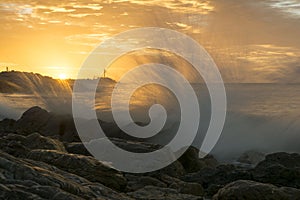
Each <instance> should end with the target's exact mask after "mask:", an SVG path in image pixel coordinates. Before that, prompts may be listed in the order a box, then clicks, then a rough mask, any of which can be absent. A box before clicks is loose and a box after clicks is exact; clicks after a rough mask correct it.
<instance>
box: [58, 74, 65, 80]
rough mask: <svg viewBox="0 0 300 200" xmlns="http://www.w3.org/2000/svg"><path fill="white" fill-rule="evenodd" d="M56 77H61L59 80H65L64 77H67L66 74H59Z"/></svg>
mask: <svg viewBox="0 0 300 200" xmlns="http://www.w3.org/2000/svg"><path fill="white" fill-rule="evenodd" d="M58 78H59V79H61V80H65V79H67V75H66V74H59V75H58Z"/></svg>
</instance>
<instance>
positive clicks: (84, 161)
mask: <svg viewBox="0 0 300 200" xmlns="http://www.w3.org/2000/svg"><path fill="white" fill-rule="evenodd" d="M28 158H29V159H32V160H38V161H42V162H45V163H48V164H50V165H53V166H56V167H58V168H59V169H62V170H64V171H67V172H70V173H73V174H76V175H78V176H81V177H84V178H86V179H87V180H89V181H91V182H99V183H102V184H103V185H105V186H107V187H110V188H113V189H116V190H119V191H122V190H124V189H125V187H126V184H127V182H126V179H125V178H124V176H123V175H122V174H121V173H120V172H118V171H117V170H115V169H113V168H111V166H109V165H107V164H104V163H102V162H100V161H98V160H96V159H94V158H93V157H89V156H82V155H75V154H66V153H62V152H58V151H54V150H33V151H31V152H30V153H29V154H28Z"/></svg>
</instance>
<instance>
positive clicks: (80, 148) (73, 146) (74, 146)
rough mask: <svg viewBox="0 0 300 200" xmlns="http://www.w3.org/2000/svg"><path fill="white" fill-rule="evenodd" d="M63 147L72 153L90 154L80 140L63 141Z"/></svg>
mask: <svg viewBox="0 0 300 200" xmlns="http://www.w3.org/2000/svg"><path fill="white" fill-rule="evenodd" d="M65 148H66V150H67V152H69V153H72V154H79V155H85V156H91V154H90V152H89V151H88V150H87V149H86V148H85V146H84V145H83V144H82V143H81V142H73V143H65Z"/></svg>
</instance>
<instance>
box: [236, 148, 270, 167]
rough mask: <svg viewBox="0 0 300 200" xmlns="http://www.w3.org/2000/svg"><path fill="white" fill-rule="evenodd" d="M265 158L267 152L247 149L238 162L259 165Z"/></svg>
mask: <svg viewBox="0 0 300 200" xmlns="http://www.w3.org/2000/svg"><path fill="white" fill-rule="evenodd" d="M264 159H265V154H263V153H261V152H257V151H247V152H245V153H243V154H242V155H241V156H240V157H239V158H238V160H237V161H238V162H240V163H245V164H250V165H257V164H258V163H259V162H261V161H263V160H264Z"/></svg>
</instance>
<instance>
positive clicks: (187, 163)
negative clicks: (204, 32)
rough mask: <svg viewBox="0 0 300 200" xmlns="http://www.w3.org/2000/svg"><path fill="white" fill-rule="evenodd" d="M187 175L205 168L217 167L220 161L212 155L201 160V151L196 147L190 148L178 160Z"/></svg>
mask: <svg viewBox="0 0 300 200" xmlns="http://www.w3.org/2000/svg"><path fill="white" fill-rule="evenodd" d="M178 161H179V162H180V163H181V164H182V166H183V167H184V169H185V171H186V172H187V173H194V172H197V171H199V170H200V169H203V168H204V167H212V168H214V167H216V166H217V165H218V161H217V160H216V159H215V158H214V157H213V156H211V155H207V156H206V157H205V158H203V159H199V150H198V149H197V148H195V147H189V148H188V149H187V150H186V152H184V154H183V155H182V156H181V157H180V158H179V159H178Z"/></svg>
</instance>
